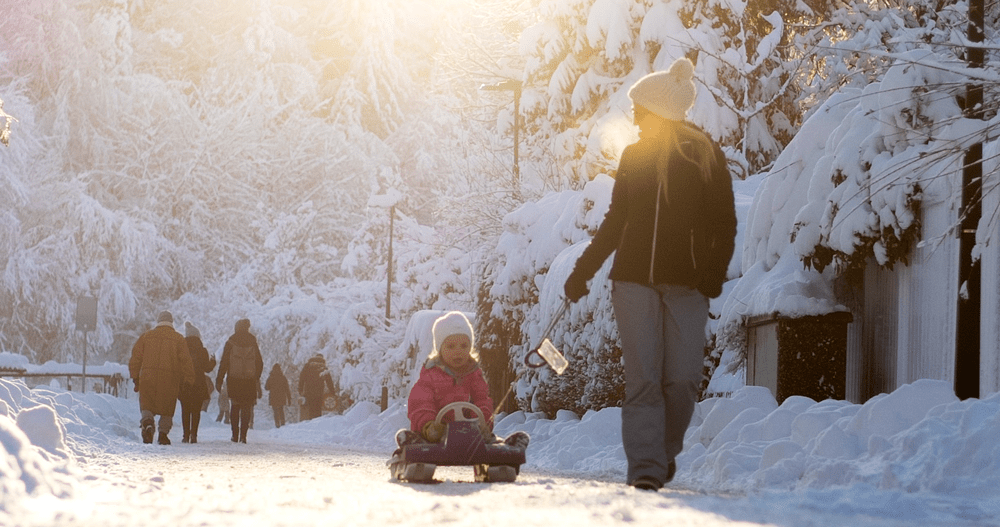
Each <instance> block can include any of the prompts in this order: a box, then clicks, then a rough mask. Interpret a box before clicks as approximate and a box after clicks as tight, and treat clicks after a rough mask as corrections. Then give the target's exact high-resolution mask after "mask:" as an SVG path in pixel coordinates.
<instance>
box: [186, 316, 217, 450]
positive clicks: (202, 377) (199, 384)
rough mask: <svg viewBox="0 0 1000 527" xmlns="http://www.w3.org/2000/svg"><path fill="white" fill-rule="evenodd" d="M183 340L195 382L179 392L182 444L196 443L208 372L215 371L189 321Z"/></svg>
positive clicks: (205, 397) (206, 395)
mask: <svg viewBox="0 0 1000 527" xmlns="http://www.w3.org/2000/svg"><path fill="white" fill-rule="evenodd" d="M184 340H185V341H186V342H187V347H188V353H189V354H190V355H191V365H192V366H193V367H194V376H195V382H194V384H193V385H191V386H189V387H186V388H185V389H182V390H181V393H180V400H181V424H182V425H184V438H183V439H181V442H183V443H197V442H198V425H199V423H201V411H202V408H203V407H204V403H205V402H206V401H208V396H209V388H208V387H209V385H210V384H211V381H208V382H206V379H207V378H208V376H207V375H206V374H207V373H208V372H210V371H212V370H214V369H215V357H211V356H209V354H208V350H207V349H205V346H204V344H202V342H201V332H200V331H198V328H197V327H195V325H194V324H192V323H191V322H190V321H189V322H185V323H184Z"/></svg>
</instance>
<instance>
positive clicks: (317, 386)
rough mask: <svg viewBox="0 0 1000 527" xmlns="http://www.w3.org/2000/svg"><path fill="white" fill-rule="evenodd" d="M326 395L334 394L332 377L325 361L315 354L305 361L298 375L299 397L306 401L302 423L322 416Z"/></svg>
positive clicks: (321, 356)
mask: <svg viewBox="0 0 1000 527" xmlns="http://www.w3.org/2000/svg"><path fill="white" fill-rule="evenodd" d="M328 393H329V394H330V395H333V394H334V393H336V389H335V388H334V386H333V377H332V376H331V375H330V370H328V369H327V367H326V359H324V358H323V355H321V354H319V353H317V354H315V355H313V356H312V357H310V358H309V360H308V361H306V365H305V366H303V367H302V372H301V373H300V374H299V395H301V396H302V397H303V398H305V400H306V404H305V410H306V414H305V417H304V419H303V420H304V421H305V420H309V419H315V418H317V417H319V416H321V415H323V401H324V400H325V399H326V395H327V394H328Z"/></svg>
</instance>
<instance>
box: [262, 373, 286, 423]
mask: <svg viewBox="0 0 1000 527" xmlns="http://www.w3.org/2000/svg"><path fill="white" fill-rule="evenodd" d="M264 389H265V390H267V402H268V403H270V405H271V410H272V411H273V412H274V426H275V428H281V427H282V426H283V425H284V424H285V406H288V405H290V404H292V390H291V388H289V387H288V378H286V377H285V374H284V373H283V372H282V371H281V365H280V364H278V363H274V366H273V367H271V373H270V374H268V376H267V381H266V382H265V383H264Z"/></svg>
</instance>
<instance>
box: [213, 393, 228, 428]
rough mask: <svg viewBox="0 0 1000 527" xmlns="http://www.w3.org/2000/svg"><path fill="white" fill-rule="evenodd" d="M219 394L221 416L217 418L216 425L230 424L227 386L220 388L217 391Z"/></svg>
mask: <svg viewBox="0 0 1000 527" xmlns="http://www.w3.org/2000/svg"><path fill="white" fill-rule="evenodd" d="M216 391H217V392H219V415H218V416H217V417H216V418H215V422H216V423H225V424H227V425H228V424H229V393H228V390H226V385H222V386H220V387H219V388H218V389H217V390H216Z"/></svg>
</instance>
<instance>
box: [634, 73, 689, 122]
mask: <svg viewBox="0 0 1000 527" xmlns="http://www.w3.org/2000/svg"><path fill="white" fill-rule="evenodd" d="M694 95H695V87H694V64H693V63H692V62H691V61H690V60H688V59H687V58H683V57H682V58H679V59H677V60H675V61H674V63H673V64H671V65H670V69H668V70H667V71H657V72H655V73H650V74H649V75H646V76H645V77H643V78H641V79H639V80H638V81H636V83H635V84H633V85H632V87H631V88H629V90H628V96H629V99H632V104H634V105H636V106H642V107H643V108H645V109H647V110H649V111H651V112H653V113H655V114H656V115H659V116H660V117H662V118H664V119H669V120H671V121H683V120H684V118H685V116H687V112H688V110H690V109H691V107H692V106H694Z"/></svg>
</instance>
